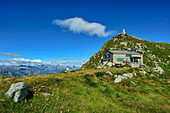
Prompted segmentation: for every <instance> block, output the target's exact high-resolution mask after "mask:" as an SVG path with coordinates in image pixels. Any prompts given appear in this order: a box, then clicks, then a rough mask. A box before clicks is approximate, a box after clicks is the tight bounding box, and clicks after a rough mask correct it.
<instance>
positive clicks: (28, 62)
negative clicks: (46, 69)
mask: <svg viewBox="0 0 170 113" xmlns="http://www.w3.org/2000/svg"><path fill="white" fill-rule="evenodd" d="M5 61H6V62H7V63H9V64H13V65H18V64H25V65H36V64H42V63H43V62H42V61H41V60H39V59H36V60H29V59H24V58H13V59H7V60H5Z"/></svg>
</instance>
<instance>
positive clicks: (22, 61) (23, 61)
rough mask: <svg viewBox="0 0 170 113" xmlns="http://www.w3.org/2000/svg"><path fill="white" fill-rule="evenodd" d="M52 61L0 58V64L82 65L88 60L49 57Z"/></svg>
mask: <svg viewBox="0 0 170 113" xmlns="http://www.w3.org/2000/svg"><path fill="white" fill-rule="evenodd" d="M49 60H51V62H42V61H41V60H40V59H34V60H30V59H24V58H12V59H6V60H0V65H6V66H9V65H15V66H17V65H31V66H34V65H41V64H43V65H59V66H76V67H81V66H82V65H83V64H84V63H85V62H86V61H85V60H81V61H55V60H54V59H49Z"/></svg>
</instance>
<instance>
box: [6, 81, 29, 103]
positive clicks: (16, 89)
mask: <svg viewBox="0 0 170 113" xmlns="http://www.w3.org/2000/svg"><path fill="white" fill-rule="evenodd" d="M5 95H6V96H7V97H10V98H13V101H14V102H19V101H21V100H23V99H24V98H26V97H27V95H28V90H27V87H26V85H25V83H24V82H18V83H13V84H12V85H11V87H10V88H9V90H8V91H7V92H6V93H5Z"/></svg>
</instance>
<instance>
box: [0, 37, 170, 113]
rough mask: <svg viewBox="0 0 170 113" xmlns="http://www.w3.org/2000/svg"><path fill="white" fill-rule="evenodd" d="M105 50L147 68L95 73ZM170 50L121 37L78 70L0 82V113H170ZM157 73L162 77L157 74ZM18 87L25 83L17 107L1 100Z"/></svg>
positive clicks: (5, 78) (4, 78) (3, 78)
mask: <svg viewBox="0 0 170 113" xmlns="http://www.w3.org/2000/svg"><path fill="white" fill-rule="evenodd" d="M108 49H112V50H125V49H128V50H134V49H136V50H137V51H139V52H143V53H144V64H145V65H146V67H145V68H141V67H139V68H132V67H130V66H127V65H126V66H124V67H120V68H116V67H114V66H111V67H110V66H108V65H107V64H106V65H104V66H103V67H102V68H99V67H101V62H100V60H101V57H102V56H103V55H104V54H105V52H106V51H107V50H108ZM169 50H170V45H169V44H167V43H155V42H149V41H146V40H141V39H139V38H136V37H134V36H130V35H127V34H125V35H121V34H119V35H117V36H115V37H113V38H112V39H111V40H109V41H108V42H106V43H105V44H104V46H103V47H102V48H101V50H100V51H99V52H98V53H95V54H94V56H92V57H91V58H90V60H89V61H88V62H87V63H86V64H84V65H83V66H82V67H81V69H78V70H69V71H66V72H62V73H51V74H48V75H40V76H33V75H29V76H26V77H8V76H0V112H1V113H7V112H15V113H18V112H19V113H23V112H47V113H51V112H55V113H68V112H71V113H77V112H78V113H82V112H83V113H96V112H97V113H115V112H116V113H117V112H118V113H136V112H139V113H146V112H147V113H169V111H170V96H169V95H170V79H169V76H170V65H169V61H170V56H169ZM155 67H160V69H163V70H164V71H162V72H155V71H154V69H155ZM16 82H25V84H26V86H27V88H28V96H27V98H26V99H25V100H23V101H21V102H19V103H14V102H13V100H12V99H11V98H7V97H6V96H5V92H6V91H8V89H9V88H10V86H11V84H12V83H16ZM44 92H45V93H44ZM45 94H48V95H45Z"/></svg>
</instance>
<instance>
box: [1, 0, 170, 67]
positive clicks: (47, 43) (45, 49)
mask: <svg viewBox="0 0 170 113" xmlns="http://www.w3.org/2000/svg"><path fill="white" fill-rule="evenodd" d="M123 27H125V30H126V33H127V34H130V35H134V36H136V37H139V38H141V39H144V40H148V41H153V42H166V43H170V1H168V0H0V65H9V64H13V65H17V64H43V63H47V64H57V65H75V66H81V65H82V64H83V63H85V62H86V61H88V60H89V58H90V57H91V56H93V55H94V53H96V52H98V51H99V50H100V48H101V47H102V46H103V45H104V43H105V42H106V41H108V40H110V39H112V37H114V36H115V35H117V34H119V33H121V32H122V28H123Z"/></svg>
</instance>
